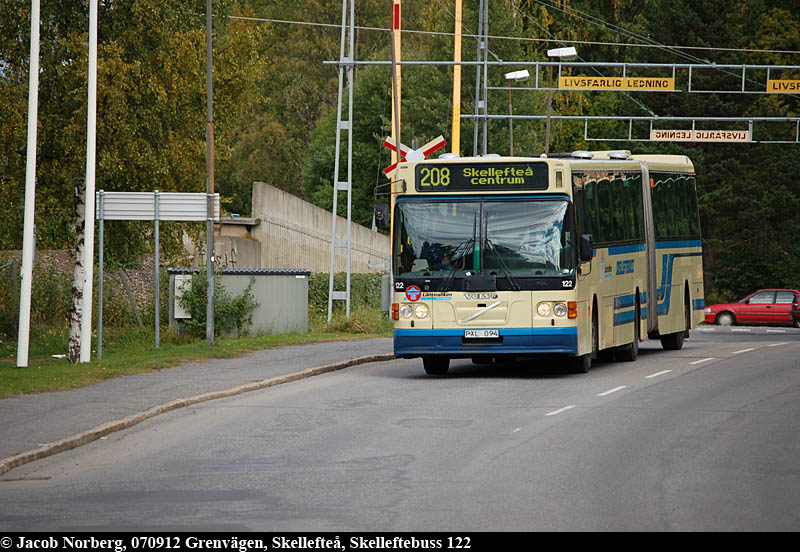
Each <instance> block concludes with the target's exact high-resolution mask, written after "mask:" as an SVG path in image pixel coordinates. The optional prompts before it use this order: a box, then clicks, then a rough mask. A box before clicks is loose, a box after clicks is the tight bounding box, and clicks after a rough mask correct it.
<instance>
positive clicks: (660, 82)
mask: <svg viewBox="0 0 800 552" xmlns="http://www.w3.org/2000/svg"><path fill="white" fill-rule="evenodd" d="M558 87H559V88H565V89H568V90H651V91H652V90H675V79H673V78H666V77H560V78H559V79H558Z"/></svg>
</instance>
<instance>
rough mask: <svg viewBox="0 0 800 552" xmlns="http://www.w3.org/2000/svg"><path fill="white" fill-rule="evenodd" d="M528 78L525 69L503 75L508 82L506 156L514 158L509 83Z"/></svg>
mask: <svg viewBox="0 0 800 552" xmlns="http://www.w3.org/2000/svg"><path fill="white" fill-rule="evenodd" d="M530 76H531V74H530V73H529V72H528V70H527V69H523V70H522V71H513V72H511V73H506V74H505V77H506V80H507V81H508V154H509V155H510V156H511V157H514V119H513V116H514V109H513V107H512V106H511V83H512V82H524V81H526V80H528V79H529V78H530Z"/></svg>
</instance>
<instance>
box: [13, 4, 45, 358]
mask: <svg viewBox="0 0 800 552" xmlns="http://www.w3.org/2000/svg"><path fill="white" fill-rule="evenodd" d="M38 113H39V0H31V61H30V74H29V75H28V151H27V157H26V161H25V215H24V217H25V218H24V222H23V230H22V273H21V278H22V285H21V286H20V292H19V327H18V333H17V335H18V338H17V366H18V367H19V368H26V367H27V366H28V341H29V339H30V330H31V280H32V279H33V248H34V247H35V235H34V231H33V230H34V227H33V219H34V212H35V210H34V207H35V202H36V124H37V120H38ZM14 277H15V278H16V277H17V276H16V274H15V275H14Z"/></svg>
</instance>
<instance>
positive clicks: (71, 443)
mask: <svg viewBox="0 0 800 552" xmlns="http://www.w3.org/2000/svg"><path fill="white" fill-rule="evenodd" d="M394 358H395V356H394V354H392V353H387V354H381V355H367V356H363V357H358V358H352V359H349V360H344V361H341V362H336V363H333V364H326V365H325V366H316V367H314V368H308V369H306V370H302V371H300V372H295V373H293V374H286V375H284V376H278V377H275V378H270V379H266V380H261V381H256V382H252V383H247V384H244V385H240V386H238V387H233V388H231V389H225V390H222V391H211V392H209V393H203V394H201V395H195V396H193V397H186V398H183V399H175V400H173V401H170V402H168V403H164V404H161V405H158V406H154V407H153V408H151V409H149V410H145V411H144V412H139V413H138V414H131V415H130V416H126V417H125V418H122V419H120V420H115V421H113V422H108V423H106V424H103V425H100V426H97V427H95V428H93V429H90V430H88V431H84V432H82V433H78V434H77V435H73V436H71V437H67V438H66V439H61V440H60V441H56V442H54V443H48V444H46V445H44V446H41V447H39V448H37V449H34V450H29V451H26V452H21V453H19V454H15V455H13V456H8V457H6V458H3V459H2V460H0V475H2V474H4V473H6V472H8V471H9V470H12V469H14V468H16V467H19V466H21V465H23V464H27V463H28V462H33V461H34V460H39V459H41V458H45V457H47V456H52V455H53V454H57V453H59V452H64V451H66V450H71V449H74V448H77V447H80V446H82V445H85V444H87V443H91V442H92V441H96V440H97V439H100V438H101V437H105V436H106V435H108V434H110V433H114V432H116V431H120V430H122V429H127V428H129V427H131V426H134V425H136V424H138V423H141V422H143V421H145V420H148V419H150V418H153V417H155V416H158V415H159V414H165V413H167V412H171V411H172V410H177V409H178V408H183V407H186V406H191V405H194V404H198V403H202V402H206V401H213V400H215V399H223V398H225V397H233V396H235V395H241V394H242V393H248V392H250V391H257V390H259V389H265V388H267V387H273V386H275V385H281V384H283V383H290V382H293V381H298V380H301V379H305V378H310V377H312V376H317V375H320V374H326V373H328V372H335V371H337V370H342V369H344V368H349V367H351V366H357V365H359V364H366V363H369V362H382V361H386V360H393V359H394Z"/></svg>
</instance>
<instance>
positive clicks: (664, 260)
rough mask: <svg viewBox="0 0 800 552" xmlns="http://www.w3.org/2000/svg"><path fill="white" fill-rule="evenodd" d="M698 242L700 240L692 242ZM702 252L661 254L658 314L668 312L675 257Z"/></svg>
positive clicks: (697, 255)
mask: <svg viewBox="0 0 800 552" xmlns="http://www.w3.org/2000/svg"><path fill="white" fill-rule="evenodd" d="M663 243H690V242H663ZM692 243H697V244H699V243H700V242H699V241H698V242H692ZM682 247H696V246H694V245H685V246H682ZM701 255H702V253H700V252H699V251H697V252H695V253H665V254H664V255H662V256H661V285H660V286H658V289H657V290H656V292H657V295H656V297H657V300H658V301H660V303H659V305H658V314H659V316H663V315H665V314H669V305H670V298H671V297H670V296H671V295H672V267H673V265H674V263H675V259H676V258H678V257H699V256H701Z"/></svg>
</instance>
